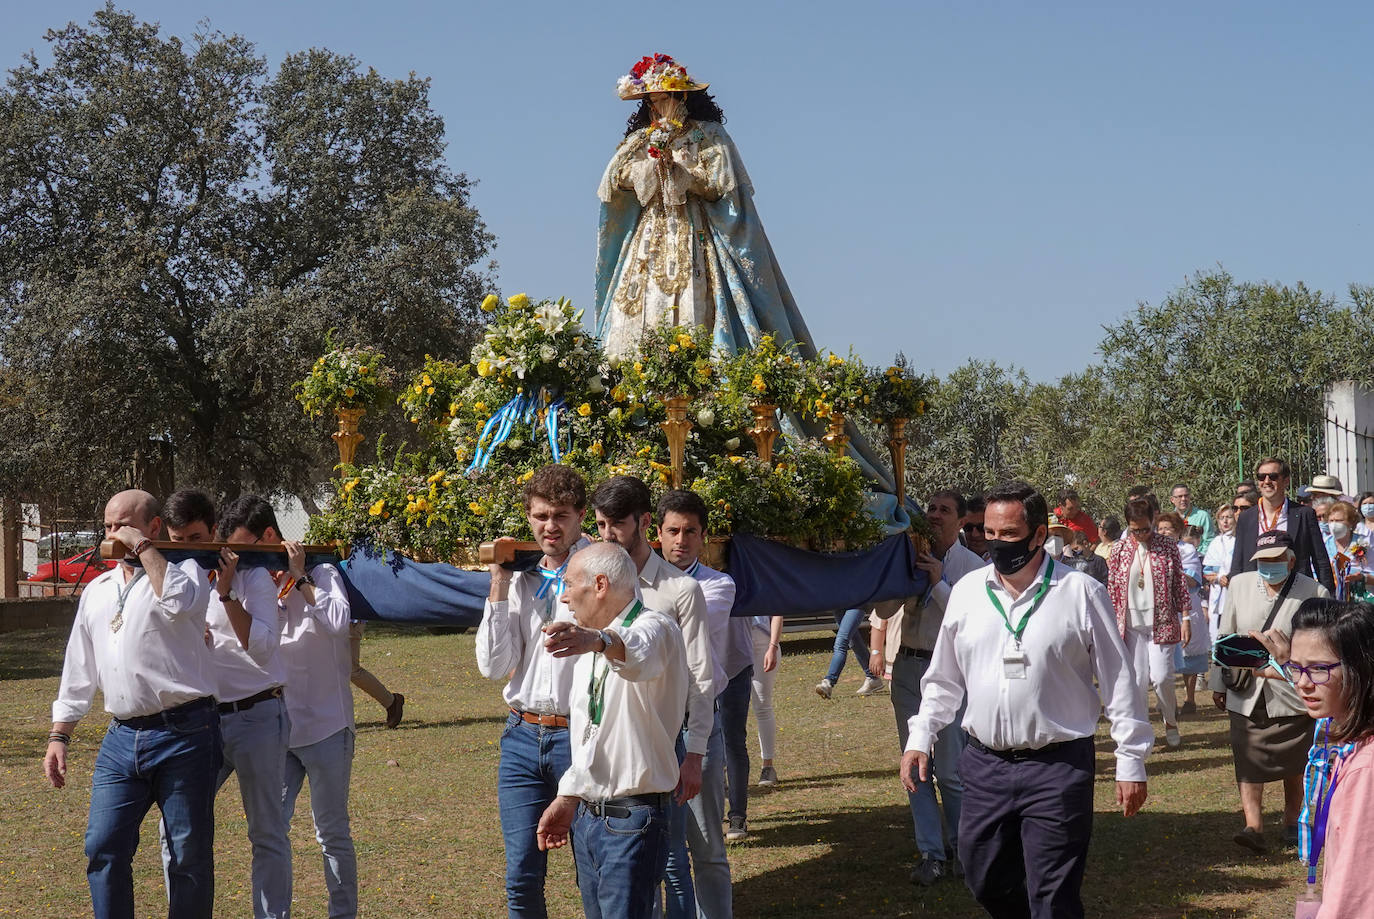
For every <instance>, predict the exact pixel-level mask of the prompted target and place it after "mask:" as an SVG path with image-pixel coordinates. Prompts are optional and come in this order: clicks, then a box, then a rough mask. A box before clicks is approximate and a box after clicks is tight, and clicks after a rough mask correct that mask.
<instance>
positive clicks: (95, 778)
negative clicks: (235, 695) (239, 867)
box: [86, 701, 224, 919]
mask: <svg viewBox="0 0 1374 919" xmlns="http://www.w3.org/2000/svg"><path fill="white" fill-rule="evenodd" d="M223 755H224V749H223V745H222V741H221V738H220V732H219V712H218V711H217V710H216V709H215V706H214V704H213V703H211V702H208V701H207V702H205V703H202V704H200V705H196V706H194V707H193V708H192V709H191V710H190V711H180V712H176V713H173V714H164V715H163V716H162V725H161V726H159V727H155V728H149V729H144V730H136V729H134V728H129V727H125V726H123V725H121V724H119V722H117V721H112V722H110V727H109V729H108V730H107V731H106V732H105V739H104V740H103V741H101V744H100V753H99V754H98V755H97V756H96V760H95V768H94V770H93V771H92V774H91V813H90V818H89V820H88V822H87V824H86V858H87V859H88V861H87V866H86V878H87V880H88V881H89V882H90V886H91V906H92V908H93V910H94V912H95V915H96V916H97V917H100V919H133V916H134V879H133V869H132V864H133V858H134V852H135V850H137V849H138V832H139V826H140V824H142V823H143V818H144V816H146V815H147V813H148V810H149V808H151V807H152V806H153V804H154V803H156V804H157V806H158V808H159V810H161V811H162V819H163V822H164V824H165V825H166V827H167V835H168V851H169V852H170V854H171V864H170V865H169V866H168V871H167V914H168V915H169V916H176V917H178V919H210V915H211V913H212V912H213V910H214V901H215V858H214V844H215V775H216V773H218V771H219V768H220V763H221V762H222V759H223Z"/></svg>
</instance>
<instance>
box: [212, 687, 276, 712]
mask: <svg viewBox="0 0 1374 919" xmlns="http://www.w3.org/2000/svg"><path fill="white" fill-rule="evenodd" d="M280 698H281V687H280V686H273V687H272V688H271V689H264V690H263V691H262V692H260V693H258V694H257V695H254V696H249V697H248V698H246V699H240V700H238V701H237V702H221V703H220V704H219V713H220V714H221V715H227V714H229V713H230V712H246V711H248V710H249V709H250V708H252V707H253V706H254V705H257V704H258V703H259V702H266V701H267V700H268V699H280Z"/></svg>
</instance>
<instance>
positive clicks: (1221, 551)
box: [1202, 530, 1236, 631]
mask: <svg viewBox="0 0 1374 919" xmlns="http://www.w3.org/2000/svg"><path fill="white" fill-rule="evenodd" d="M1235 554H1236V534H1235V531H1234V530H1233V531H1231V532H1229V533H1218V534H1217V537H1216V539H1213V540H1212V544H1211V545H1210V546H1208V547H1207V554H1206V555H1205V556H1203V559H1202V567H1203V573H1204V574H1205V573H1206V569H1208V568H1211V569H1213V570H1212V574H1214V575H1217V576H1221V575H1226V574H1229V573H1230V571H1231V556H1233V555H1235ZM1209 587H1210V590H1209V591H1208V593H1207V615H1208V616H1209V617H1210V619H1211V625H1212V629H1213V630H1214V631H1215V629H1216V626H1217V623H1219V622H1220V621H1221V618H1220V617H1221V606H1222V603H1224V602H1225V600H1226V588H1225V587H1222V586H1221V584H1220V582H1219V581H1213V582H1212V583H1211V584H1210V585H1209Z"/></svg>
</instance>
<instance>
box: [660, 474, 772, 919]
mask: <svg viewBox="0 0 1374 919" xmlns="http://www.w3.org/2000/svg"><path fill="white" fill-rule="evenodd" d="M707 518H708V511H707V509H706V502H705V501H703V500H702V499H701V496H700V495H698V494H697V493H696V492H694V491H687V490H685V489H674V490H672V491H668V492H665V493H664V495H663V497H661V498H659V500H658V536H659V542H660V544H661V545H662V547H663V558H664V559H665V560H667V561H668V562H669V563H670V564H671V565H672V566H673V567H674V568H677V569H678V570H679V571H682V572H684V573H685V574H689V575H691V576H692V577H693V578H695V579H696V582H697V583H698V584H699V585H701V592H702V593H703V594H704V595H705V597H706V616H707V619H708V621H709V623H710V625H709V629H710V636H711V657H712V663H713V665H714V671H715V692H716V718H715V724H714V726H713V727H712V730H711V736H710V739H709V740H708V741H707V744H706V757H705V758H704V759H703V760H702V768H701V793H700V794H698V795H697V796H696V797H695V798H693V799H692V800H691V801H688V802H687V809H688V811H689V812H690V813H689V814H688V816H687V818H686V825H687V838H686V842H687V848H688V849H690V850H691V860H690V864H689V863H688V859H687V858H686V852H685V851H684V850H681V849H678V850H670V851H669V853H668V869H667V874H668V877H669V885H670V886H671V885H672V884H673V881H672V875H673V873H674V872H675V871H680V872H683V873H685V872H687V871H688V870H690V871H691V873H692V882H693V885H692V886H693V889H694V892H695V894H696V901H697V915H698V916H699V917H700V919H730V917H731V916H733V915H734V905H733V902H732V898H731V887H730V861H729V859H727V858H726V856H725V840H726V836H725V834H724V833H723V832H722V829H721V824H722V821H724V820H725V769H726V765H727V757H726V755H725V748H726V746H727V745H728V744H731V743H733V744H734V745H735V747H736V750H737V752H742V753H743V767H742V768H740V767H739V766H736V767H735V769H736V771H734V772H732V773H731V774H730V811H731V819H730V827H731V829H732V830H734V829H736V828H737V827H738V828H739V829H741V830H742V829H743V828H744V817H743V814H744V812H745V808H746V805H745V801H746V800H747V798H748V794H749V752H748V735H747V733H746V725H745V719H746V718H747V717H748V715H749V692H750V685H751V677H752V676H753V673H754V640H753V637H752V636H751V635H750V634H749V633H750V631H751V620H749V619H744V618H741V619H731V618H730V611H731V610H732V609H734V606H735V581H734V579H733V578H731V577H730V575H728V574H726V573H725V572H723V571H717V570H715V569H714V568H711V567H709V566H707V565H704V564H702V561H701V551H702V549H703V548H704V547H705V546H706V521H707ZM727 714H729V715H732V716H733V718H731V719H727ZM727 722H728V724H727ZM732 729H733V730H732ZM728 730H729V731H731V733H732V735H733V736H729V737H727V736H726V732H727V731H728ZM736 814H738V815H739V816H735V815H736ZM681 883H682V882H681V881H679V882H678V885H679V886H681Z"/></svg>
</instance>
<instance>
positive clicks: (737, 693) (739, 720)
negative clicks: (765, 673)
mask: <svg viewBox="0 0 1374 919" xmlns="http://www.w3.org/2000/svg"><path fill="white" fill-rule="evenodd" d="M753 680H754V668H753V665H750V666H748V667H745V668H744V669H743V670H741V671H740V672H739V673H737V674H735V676H734V678H733V679H731V680H730V682H729V683H727V684H726V686H725V689H723V690H722V691H721V693H720V695H719V696H717V697H716V708H717V709H718V710H719V712H720V726H721V731H722V734H723V735H724V736H723V739H724V741H725V750H724V753H725V776H726V781H727V783H728V789H729V791H728V792H727V793H728V794H729V796H730V798H729V799H730V816H731V817H738V818H740V819H741V820H744V819H747V817H748V815H749V699H750V697H751V693H752V690H753ZM713 739H714V738H713ZM708 756H709V754H708ZM716 822H717V823H719V822H720V821H719V820H717V821H716Z"/></svg>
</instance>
